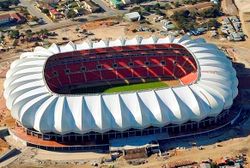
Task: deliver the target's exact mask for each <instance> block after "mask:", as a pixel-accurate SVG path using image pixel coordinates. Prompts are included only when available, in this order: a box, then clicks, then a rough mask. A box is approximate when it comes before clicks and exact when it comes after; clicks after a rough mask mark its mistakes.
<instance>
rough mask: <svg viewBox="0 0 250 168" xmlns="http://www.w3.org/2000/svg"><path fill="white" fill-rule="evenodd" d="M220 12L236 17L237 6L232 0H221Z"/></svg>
mask: <svg viewBox="0 0 250 168" xmlns="http://www.w3.org/2000/svg"><path fill="white" fill-rule="evenodd" d="M221 5H222V11H223V12H224V13H225V14H227V15H238V9H237V6H235V4H234V0H222V1H221Z"/></svg>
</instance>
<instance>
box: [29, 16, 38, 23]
mask: <svg viewBox="0 0 250 168" xmlns="http://www.w3.org/2000/svg"><path fill="white" fill-rule="evenodd" d="M31 20H32V21H35V22H37V21H38V20H39V19H38V18H37V17H36V16H33V17H32V18H31Z"/></svg>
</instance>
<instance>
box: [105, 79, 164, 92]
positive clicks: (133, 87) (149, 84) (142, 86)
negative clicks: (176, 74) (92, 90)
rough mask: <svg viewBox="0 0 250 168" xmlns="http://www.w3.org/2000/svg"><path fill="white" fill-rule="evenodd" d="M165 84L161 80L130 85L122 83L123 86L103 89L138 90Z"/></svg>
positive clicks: (111, 90) (117, 90) (115, 90)
mask: <svg viewBox="0 0 250 168" xmlns="http://www.w3.org/2000/svg"><path fill="white" fill-rule="evenodd" d="M167 86H168V85H167V84H166V83H165V82H162V81H157V82H147V83H136V84H130V85H123V86H114V87H112V88H109V89H106V90H104V93H116V92H126V91H139V90H147V89H156V88H162V87H167Z"/></svg>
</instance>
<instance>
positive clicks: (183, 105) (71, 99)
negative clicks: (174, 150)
mask: <svg viewBox="0 0 250 168" xmlns="http://www.w3.org/2000/svg"><path fill="white" fill-rule="evenodd" d="M153 43H161V44H162V43H176V44H180V45H182V46H183V47H185V48H186V49H187V50H188V51H189V52H190V53H191V54H192V55H193V56H194V58H195V60H196V62H197V66H198V74H199V78H198V80H197V81H196V82H194V83H193V84H190V85H185V86H184V85H183V86H179V87H172V88H164V89H155V90H148V91H138V92H124V93H114V94H99V95H97V94H96V95H86V94H85V95H84V94H83V95H58V94H56V93H53V92H51V91H50V90H49V89H48V87H47V84H46V82H45V79H44V76H43V68H44V65H45V63H46V60H47V59H48V57H50V56H52V55H54V54H57V53H60V52H67V51H74V50H84V49H89V48H100V47H107V46H120V45H134V44H153ZM237 86H238V80H237V78H236V72H235V70H234V68H233V67H232V63H231V62H230V61H229V60H228V59H227V57H226V55H225V54H224V53H223V52H221V51H220V50H219V49H218V48H217V47H216V46H215V45H212V44H207V43H206V42H205V41H204V40H203V39H196V40H192V39H190V38H189V37H188V36H183V37H182V38H174V37H166V38H161V39H157V38H156V37H151V38H149V39H142V38H134V39H132V40H125V39H120V40H115V41H101V42H98V43H90V42H84V43H82V44H73V43H71V42H70V43H68V44H67V45H65V46H57V45H55V44H53V45H51V47H50V48H48V49H45V48H42V47H37V48H35V50H34V51H33V52H27V53H23V54H22V55H21V56H20V59H18V60H16V61H14V62H13V63H12V64H11V68H10V70H9V71H8V73H7V75H6V80H5V82H4V88H5V91H4V97H5V98H6V100H7V107H8V108H9V109H10V110H11V113H12V116H13V117H14V118H15V119H16V120H18V121H20V122H21V123H22V125H23V126H25V127H27V128H34V129H36V130H37V131H39V132H42V133H48V132H54V133H58V134H66V133H69V132H75V133H80V134H83V133H87V132H90V131H95V132H100V133H103V132H106V131H109V130H117V131H124V130H127V129H129V128H138V129H143V128H146V127H149V126H159V127H161V126H165V125H167V124H170V123H173V124H181V123H184V122H187V121H189V120H191V121H200V120H202V119H204V118H206V117H209V116H216V115H218V114H219V113H220V112H221V111H222V110H224V109H228V108H230V107H231V105H232V103H233V99H234V98H235V97H236V96H237V94H238V89H237Z"/></svg>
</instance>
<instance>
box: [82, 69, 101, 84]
mask: <svg viewBox="0 0 250 168" xmlns="http://www.w3.org/2000/svg"><path fill="white" fill-rule="evenodd" d="M85 76H86V80H87V82H93V81H99V80H101V74H100V72H99V71H93V72H85Z"/></svg>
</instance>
